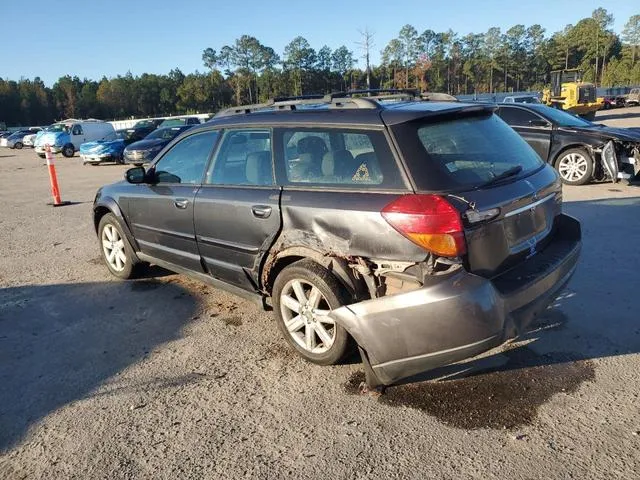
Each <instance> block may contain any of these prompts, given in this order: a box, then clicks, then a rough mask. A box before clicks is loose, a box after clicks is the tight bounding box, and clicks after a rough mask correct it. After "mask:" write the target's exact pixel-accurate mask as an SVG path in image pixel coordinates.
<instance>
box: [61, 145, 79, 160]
mask: <svg viewBox="0 0 640 480" xmlns="http://www.w3.org/2000/svg"><path fill="white" fill-rule="evenodd" d="M74 153H76V149H75V148H74V147H73V145H65V146H64V147H62V155H64V156H65V157H67V158H71V157H73V155H74Z"/></svg>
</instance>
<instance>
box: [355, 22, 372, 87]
mask: <svg viewBox="0 0 640 480" xmlns="http://www.w3.org/2000/svg"><path fill="white" fill-rule="evenodd" d="M358 33H359V34H360V36H361V37H362V41H360V42H356V45H358V47H360V50H362V52H363V54H362V58H364V59H365V63H366V65H367V89H370V88H371V68H370V66H369V56H370V52H371V49H372V48H373V47H374V45H375V44H374V43H373V37H374V35H375V32H371V31H369V27H365V29H364V30H358Z"/></svg>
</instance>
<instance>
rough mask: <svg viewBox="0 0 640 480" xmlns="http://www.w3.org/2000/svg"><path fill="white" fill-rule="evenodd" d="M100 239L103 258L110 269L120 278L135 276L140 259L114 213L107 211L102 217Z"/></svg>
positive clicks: (99, 225) (99, 229) (99, 231)
mask: <svg viewBox="0 0 640 480" xmlns="http://www.w3.org/2000/svg"><path fill="white" fill-rule="evenodd" d="M98 241H99V242H100V252H101V253H102V260H103V261H104V263H105V264H106V265H107V268H108V269H109V271H110V272H111V273H112V274H113V275H115V276H116V277H118V278H122V279H125V280H126V279H129V278H133V277H134V276H135V273H136V267H137V266H138V261H137V259H136V258H135V256H134V253H133V248H131V245H130V244H129V241H128V240H127V237H126V236H125V234H124V232H123V231H122V227H121V226H120V223H119V222H118V220H117V219H116V217H115V216H114V215H113V214H112V213H107V214H106V215H104V216H103V217H102V218H101V219H100V223H99V224H98Z"/></svg>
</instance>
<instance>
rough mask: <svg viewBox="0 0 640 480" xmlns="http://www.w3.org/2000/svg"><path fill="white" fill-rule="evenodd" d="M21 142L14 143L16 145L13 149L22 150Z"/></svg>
mask: <svg viewBox="0 0 640 480" xmlns="http://www.w3.org/2000/svg"><path fill="white" fill-rule="evenodd" d="M22 147H23V145H22V142H16V144H15V145H14V146H13V148H17V149H18V150H22Z"/></svg>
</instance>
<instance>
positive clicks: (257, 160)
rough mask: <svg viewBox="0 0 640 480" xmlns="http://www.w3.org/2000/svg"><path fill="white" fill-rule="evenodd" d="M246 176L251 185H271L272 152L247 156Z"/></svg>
mask: <svg viewBox="0 0 640 480" xmlns="http://www.w3.org/2000/svg"><path fill="white" fill-rule="evenodd" d="M245 175H246V177H247V182H248V183H249V184H250V185H271V183H272V182H273V177H272V175H271V152H251V153H249V154H247V163H246V164H245Z"/></svg>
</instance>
